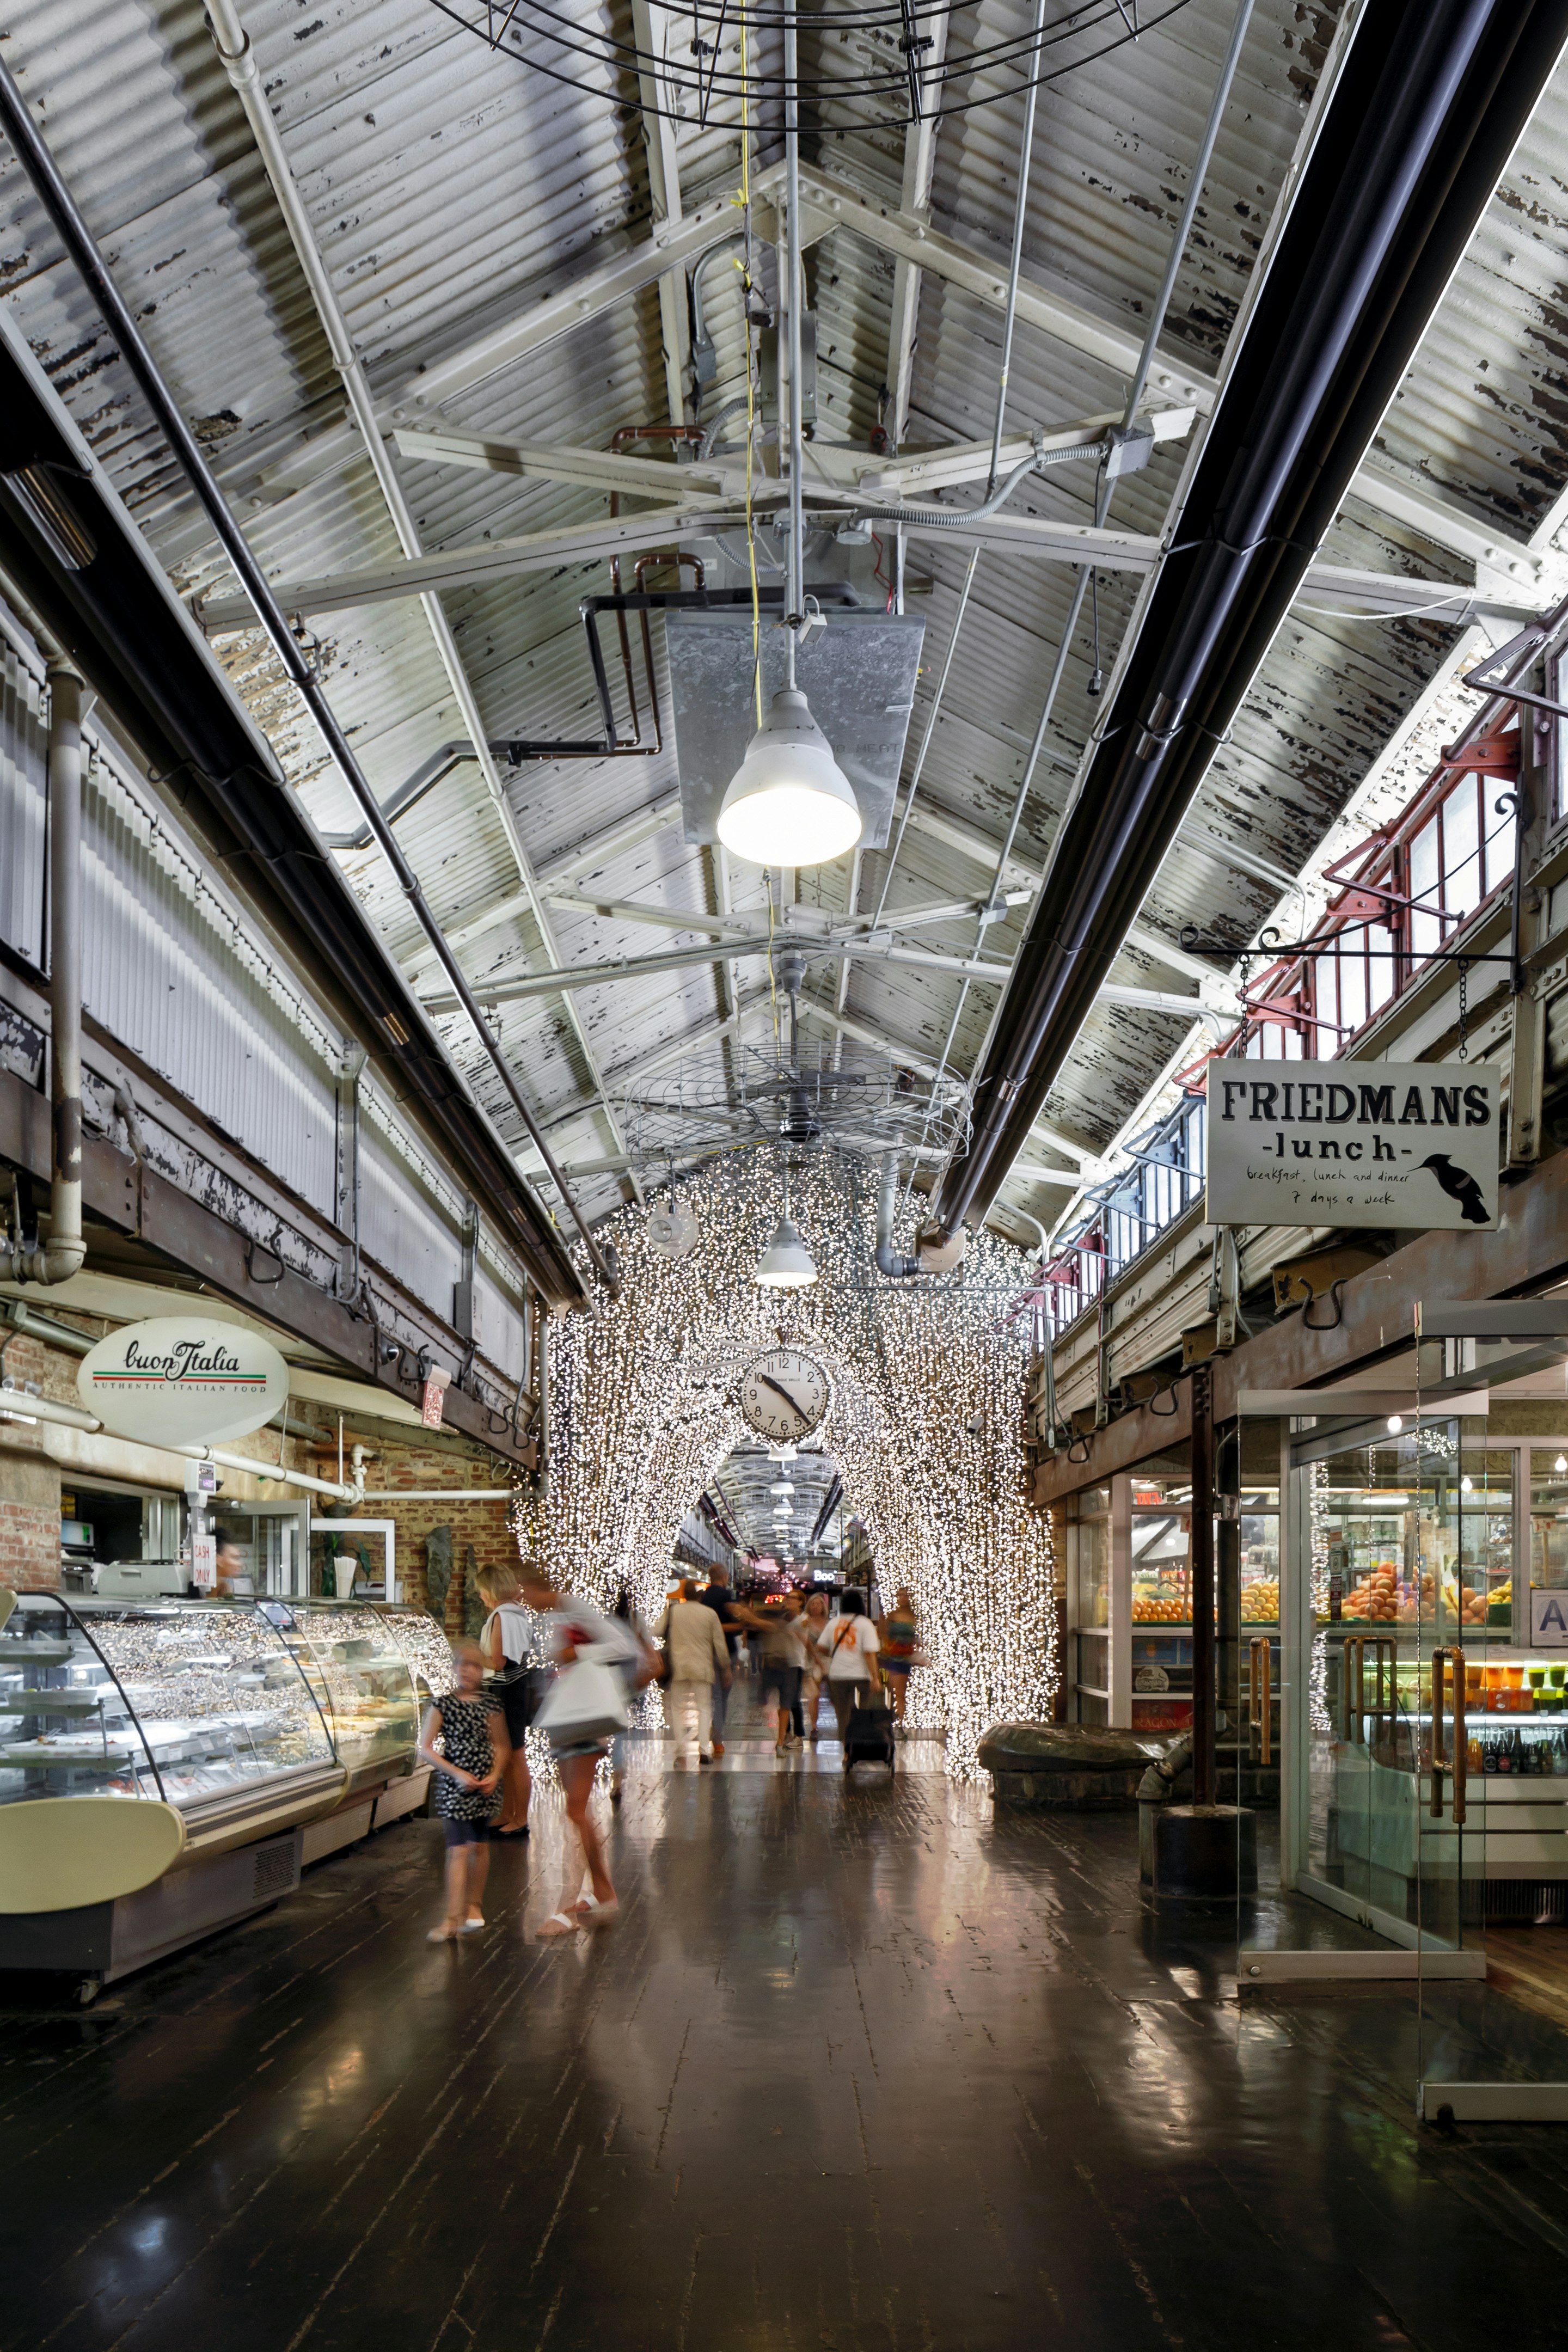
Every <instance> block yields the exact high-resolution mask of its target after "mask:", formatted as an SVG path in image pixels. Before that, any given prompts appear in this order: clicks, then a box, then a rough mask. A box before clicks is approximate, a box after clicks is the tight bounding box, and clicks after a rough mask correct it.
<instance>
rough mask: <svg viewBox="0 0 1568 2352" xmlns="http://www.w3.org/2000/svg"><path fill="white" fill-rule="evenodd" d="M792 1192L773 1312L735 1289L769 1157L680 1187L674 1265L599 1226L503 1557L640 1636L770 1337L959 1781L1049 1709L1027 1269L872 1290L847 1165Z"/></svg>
mask: <svg viewBox="0 0 1568 2352" xmlns="http://www.w3.org/2000/svg"><path fill="white" fill-rule="evenodd" d="M790 1183H791V1196H792V1205H793V1208H794V1211H795V1216H796V1219H797V1222H798V1223H800V1225H801V1227H802V1230H803V1232H804V1233H805V1235H806V1238H807V1241H808V1244H809V1245H810V1248H811V1251H812V1254H813V1255H814V1257H815V1258H816V1262H817V1265H818V1266H819V1268H820V1269H821V1279H820V1280H819V1282H818V1283H817V1285H816V1287H815V1288H814V1289H812V1290H811V1291H809V1292H796V1293H793V1294H791V1295H790V1296H789V1297H787V1299H786V1298H782V1297H781V1296H780V1295H779V1294H778V1293H776V1292H773V1293H770V1292H767V1291H765V1290H762V1289H759V1288H758V1286H757V1285H756V1284H755V1282H754V1280H753V1278H752V1276H753V1269H754V1267H755V1265H756V1262H757V1258H758V1255H759V1254H760V1252H761V1251H762V1249H763V1246H764V1244H765V1243H766V1241H767V1238H768V1235H769V1234H770V1233H771V1232H772V1230H773V1223H774V1222H775V1221H776V1219H777V1215H778V1204H779V1198H780V1170H779V1165H778V1157H777V1154H776V1152H774V1151H773V1150H769V1149H767V1148H766V1147H763V1148H759V1149H756V1150H746V1151H743V1152H741V1153H738V1154H736V1155H734V1156H733V1157H732V1158H731V1159H730V1160H727V1161H725V1162H724V1163H722V1164H721V1166H719V1167H718V1168H716V1169H710V1170H709V1171H707V1172H705V1173H704V1174H701V1175H699V1176H697V1177H694V1178H689V1179H685V1180H683V1181H682V1183H681V1187H680V1190H681V1198H682V1206H683V1207H684V1208H685V1209H686V1210H687V1211H688V1212H689V1213H690V1214H691V1215H692V1216H694V1217H695V1218H696V1220H697V1223H698V1226H699V1228H700V1238H699V1240H698V1242H697V1244H696V1245H695V1247H694V1248H693V1249H692V1250H691V1252H690V1254H689V1255H687V1256H685V1257H681V1258H673V1259H672V1258H669V1257H666V1256H663V1255H660V1254H659V1253H658V1251H657V1250H656V1249H655V1248H653V1247H652V1246H651V1245H650V1244H649V1240H648V1231H647V1215H646V1213H644V1212H643V1211H641V1210H637V1209H630V1208H628V1209H625V1210H622V1211H620V1212H619V1213H617V1214H616V1216H614V1217H612V1218H610V1219H609V1220H607V1221H606V1223H605V1225H604V1226H603V1228H602V1229H601V1232H600V1236H599V1237H600V1240H601V1243H604V1242H608V1243H611V1244H613V1245H614V1247H615V1249H616V1255H617V1256H618V1259H619V1262H620V1265H621V1272H622V1287H621V1296H620V1297H619V1299H618V1300H616V1301H615V1302H614V1303H613V1304H610V1303H607V1302H606V1303H605V1305H604V1306H603V1308H602V1312H601V1314H600V1315H599V1317H598V1318H596V1319H595V1318H590V1317H587V1316H574V1317H571V1318H568V1319H566V1320H564V1321H561V1322H556V1323H553V1324H552V1325H551V1326H550V1327H549V1346H550V1380H551V1395H552V1414H551V1422H552V1427H551V1446H550V1479H549V1483H548V1488H547V1492H546V1493H545V1495H544V1496H542V1497H540V1496H525V1497H524V1498H523V1499H522V1501H521V1503H520V1507H519V1510H518V1514H517V1517H516V1522H515V1524H516V1529H517V1537H518V1542H519V1545H520V1547H521V1549H522V1551H523V1552H524V1553H525V1554H537V1555H538V1556H539V1557H541V1558H542V1559H544V1560H546V1561H547V1562H548V1563H549V1565H550V1567H551V1569H552V1572H553V1573H554V1575H555V1576H556V1578H557V1580H559V1581H560V1582H561V1584H562V1585H563V1587H564V1588H566V1589H569V1590H571V1591H576V1592H580V1593H581V1594H583V1596H584V1598H587V1599H592V1600H594V1601H597V1602H598V1603H599V1604H600V1605H601V1606H606V1607H607V1606H609V1605H610V1604H611V1603H612V1602H613V1601H614V1600H615V1597H616V1593H617V1591H619V1590H620V1589H621V1587H622V1586H625V1587H626V1588H627V1589H629V1591H631V1593H632V1595H633V1599H634V1601H635V1604H636V1606H637V1608H638V1609H639V1610H640V1611H641V1612H642V1613H643V1614H644V1616H646V1617H647V1618H648V1619H649V1620H650V1621H651V1619H652V1618H653V1617H654V1616H655V1615H656V1614H657V1612H658V1611H659V1610H660V1609H661V1608H662V1607H663V1604H664V1596H665V1591H666V1587H667V1584H668V1580H669V1576H670V1573H671V1570H670V1556H671V1551H672V1549H673V1546H674V1543H675V1539H676V1536H677V1534H678V1532H679V1528H680V1524H681V1521H682V1520H683V1519H684V1518H685V1517H686V1514H687V1513H688V1511H689V1510H690V1509H691V1508H692V1507H693V1506H694V1505H695V1503H696V1500H697V1497H698V1496H699V1495H700V1493H701V1491H702V1489H703V1487H704V1486H706V1485H707V1484H708V1482H709V1480H710V1478H711V1477H712V1476H713V1475H714V1473H715V1471H717V1469H718V1468H719V1467H720V1465H721V1463H722V1462H723V1461H724V1459H725V1457H726V1456H727V1455H728V1454H730V1453H731V1452H732V1451H733V1449H734V1448H735V1447H736V1446H737V1445H740V1444H747V1443H752V1444H754V1443H757V1442H758V1441H757V1440H756V1439H755V1436H754V1433H752V1431H751V1430H750V1429H749V1428H748V1426H747V1424H746V1423H745V1422H744V1420H743V1419H742V1414H741V1412H740V1409H739V1405H738V1402H737V1401H736V1399H737V1391H738V1388H739V1382H740V1379H741V1375H742V1372H743V1371H744V1370H745V1368H746V1366H747V1364H748V1363H749V1362H750V1361H751V1360H752V1358H753V1357H754V1356H756V1355H757V1354H759V1353H760V1352H761V1351H762V1350H763V1349H764V1348H767V1347H771V1346H773V1345H774V1344H775V1343H776V1342H777V1340H778V1339H779V1337H780V1334H781V1331H783V1332H785V1333H787V1335H788V1337H789V1339H790V1340H791V1341H792V1342H793V1343H794V1344H795V1345H797V1346H800V1347H803V1348H805V1349H808V1350H809V1351H810V1352H811V1353H813V1354H814V1355H816V1357H817V1358H818V1359H819V1360H820V1361H821V1362H822V1364H823V1365H824V1367H825V1369H826V1371H827V1372H828V1374H829V1377H830V1379H831V1381H832V1391H833V1393H832V1401H831V1402H830V1404H829V1407H828V1411H827V1414H826V1420H825V1421H824V1423H823V1424H822V1426H821V1427H820V1428H819V1429H818V1430H817V1431H816V1433H814V1434H813V1435H812V1436H811V1437H810V1438H809V1439H808V1440H806V1441H805V1443H806V1444H809V1445H814V1446H820V1447H821V1448H822V1450H823V1451H824V1452H825V1453H827V1454H831V1455H832V1456H833V1458H834V1460H835V1462H836V1463H837V1467H838V1470H839V1473H840V1475H841V1476H842V1478H843V1481H844V1489H845V1507H846V1509H847V1510H850V1511H853V1512H855V1513H857V1514H858V1516H859V1517H860V1519H861V1521H862V1523H863V1525H864V1526H865V1528H866V1531H867V1534H868V1538H869V1541H870V1546H871V1551H872V1557H873V1559H874V1560H875V1563H876V1573H877V1582H878V1589H879V1595H880V1597H881V1599H882V1601H883V1603H884V1605H887V1604H889V1603H890V1601H891V1600H892V1596H893V1593H894V1591H896V1589H897V1587H898V1586H899V1585H900V1584H907V1585H908V1586H909V1587H910V1591H911V1592H912V1593H913V1595H914V1598H915V1604H916V1607H917V1610H918V1611H919V1614H920V1620H921V1649H922V1652H923V1654H924V1655H925V1656H926V1657H927V1659H928V1660H929V1664H927V1665H926V1666H925V1667H924V1668H923V1669H921V1670H918V1671H917V1672H916V1673H915V1674H914V1675H913V1676H912V1677H911V1684H910V1700H909V1717H908V1719H909V1722H910V1726H911V1727H916V1728H918V1727H927V1728H933V1729H934V1728H939V1727H940V1728H943V1729H945V1731H946V1734H947V1745H946V1751H945V1753H946V1761H947V1769H948V1771H949V1772H950V1773H952V1774H953V1775H954V1776H955V1777H957V1778H960V1779H969V1778H972V1777H973V1776H974V1774H975V1772H976V1769H977V1767H976V1763H975V1749H976V1747H977V1744H978V1742H979V1740H980V1738H982V1736H983V1735H984V1732H985V1731H986V1729H987V1728H988V1727H989V1726H990V1725H992V1724H993V1723H996V1722H999V1721H1003V1720H1016V1719H1018V1718H1022V1717H1035V1718H1038V1717H1042V1716H1045V1715H1048V1713H1049V1710H1050V1705H1051V1700H1052V1698H1053V1696H1054V1695H1055V1692H1056V1688H1057V1682H1058V1659H1057V1656H1056V1647H1055V1616H1054V1612H1053V1610H1052V1607H1051V1591H1052V1567H1053V1560H1052V1554H1051V1538H1050V1528H1049V1520H1048V1517H1047V1514H1046V1513H1044V1512H1040V1511H1036V1510H1033V1509H1031V1508H1030V1507H1029V1505H1028V1501H1027V1490H1026V1476H1027V1473H1026V1460H1025V1454H1024V1391H1025V1383H1026V1373H1027V1364H1028V1337H1027V1334H1028V1322H1027V1318H1008V1316H1007V1314H1006V1311H1005V1310H1006V1308H1007V1307H1008V1306H1009V1304H1010V1303H1012V1302H1014V1301H1016V1297H1017V1294H1018V1292H1019V1290H1020V1288H1021V1287H1022V1286H1023V1285H1024V1282H1025V1280H1026V1275H1025V1273H1024V1271H1023V1269H1024V1268H1025V1266H1026V1264H1027V1260H1026V1256H1025V1255H1024V1254H1023V1253H1021V1252H1019V1251H1017V1250H1016V1249H1013V1248H1011V1247H1010V1246H1009V1245H1008V1244H1005V1243H1004V1242H1001V1241H999V1240H996V1239H994V1238H993V1237H992V1236H990V1235H983V1236H981V1237H980V1238H979V1239H977V1240H972V1242H971V1244H970V1249H969V1253H968V1256H967V1258H966V1260H965V1262H964V1265H963V1267H962V1268H961V1269H960V1271H959V1272H958V1273H957V1274H955V1275H948V1276H937V1277H931V1278H930V1279H929V1280H928V1279H926V1278H923V1277H922V1278H920V1279H917V1280H914V1281H909V1282H903V1283H894V1282H889V1281H887V1280H885V1279H884V1278H883V1277H881V1276H879V1275H878V1273H877V1271H876V1267H875V1264H874V1260H873V1257H872V1255H871V1246H870V1240H871V1225H870V1216H871V1202H870V1199H869V1195H868V1192H867V1191H866V1189H865V1187H864V1185H863V1183H862V1181H861V1177H860V1173H859V1171H858V1168H857V1166H856V1165H855V1163H854V1162H852V1161H849V1160H826V1161H825V1160H812V1161H809V1162H802V1163H798V1164H796V1165H795V1166H794V1167H793V1168H792V1171H791V1179H790ZM905 1245H906V1246H909V1245H912V1232H911V1233H910V1234H909V1235H908V1236H907V1238H906V1244H905Z"/></svg>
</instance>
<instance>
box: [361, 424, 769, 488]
mask: <svg viewBox="0 0 1568 2352" xmlns="http://www.w3.org/2000/svg"><path fill="white" fill-rule="evenodd" d="M392 437H393V439H394V441H395V443H396V444H397V446H398V448H399V449H400V450H401V451H402V453H403V455H404V456H405V457H417V458H418V459H419V460H420V461H421V462H422V463H423V464H426V465H434V466H462V467H470V468H472V469H473V470H474V471H476V472H479V473H481V474H510V475H512V476H514V477H515V476H519V475H521V476H524V477H527V478H532V479H535V480H538V481H543V482H577V483H581V484H582V485H583V486H584V488H588V489H595V490H618V491H621V492H623V493H626V494H629V495H630V496H631V497H633V498H643V499H665V500H670V499H676V500H681V499H684V500H686V501H688V502H689V501H690V500H691V499H694V498H720V499H743V498H744V497H745V495H746V469H745V467H744V466H743V465H741V466H736V465H733V464H731V463H728V462H726V461H725V460H724V459H722V458H715V459H713V460H712V461H711V462H710V463H708V464H705V465H684V464H683V465H677V463H676V461H675V460H674V458H673V457H668V458H666V457H623V456H622V455H621V454H620V452H619V451H618V450H614V449H577V448H574V447H573V446H571V445H570V444H569V443H566V442H558V441H493V440H487V439H485V438H484V437H483V436H480V435H479V434H476V433H447V432H442V431H430V430H426V429H422V428H416V427H415V426H412V425H399V426H398V427H397V428H396V430H395V432H394V434H393V436H392ZM783 494H784V486H783V485H782V484H781V483H779V482H778V481H776V480H773V479H772V478H766V477H759V478H758V479H757V480H756V482H755V483H754V484H753V486H752V503H753V504H755V503H756V501H757V499H759V498H762V499H766V498H767V497H769V496H770V495H771V496H773V497H781V496H783Z"/></svg>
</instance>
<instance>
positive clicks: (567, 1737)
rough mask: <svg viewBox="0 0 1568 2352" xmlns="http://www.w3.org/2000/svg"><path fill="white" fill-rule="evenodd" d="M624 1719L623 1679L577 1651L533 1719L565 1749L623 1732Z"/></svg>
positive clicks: (588, 1654) (587, 1652)
mask: <svg viewBox="0 0 1568 2352" xmlns="http://www.w3.org/2000/svg"><path fill="white" fill-rule="evenodd" d="M605 1646H607V1645H605ZM626 1719H627V1718H626V1684H625V1682H624V1681H623V1679H622V1677H621V1676H620V1675H618V1674H616V1672H615V1671H614V1670H613V1668H611V1667H610V1666H607V1665H606V1664H605V1663H604V1662H603V1660H602V1659H601V1658H599V1657H597V1656H595V1654H594V1653H593V1651H592V1650H580V1651H579V1652H578V1654H577V1655H576V1657H575V1658H574V1661H573V1663H572V1664H571V1665H569V1666H562V1667H561V1668H560V1669H559V1671H558V1672H557V1674H556V1676H555V1679H554V1681H553V1682H552V1684H551V1685H550V1688H549V1690H548V1691H547V1692H546V1693H545V1696H544V1704H543V1706H542V1707H541V1708H540V1710H539V1713H538V1714H537V1715H536V1716H535V1717H534V1719H533V1720H534V1728H535V1729H536V1730H538V1731H547V1732H548V1733H549V1734H550V1737H551V1738H552V1740H554V1741H555V1742H556V1744H557V1745H558V1746H561V1747H566V1746H574V1745H576V1744H577V1743H578V1742H579V1741H581V1742H582V1743H583V1744H584V1746H586V1745H587V1743H588V1742H590V1741H591V1740H596V1739H613V1738H615V1735H616V1732H617V1731H624V1730H625V1729H626Z"/></svg>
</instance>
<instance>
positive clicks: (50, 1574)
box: [0, 1454, 60, 1589]
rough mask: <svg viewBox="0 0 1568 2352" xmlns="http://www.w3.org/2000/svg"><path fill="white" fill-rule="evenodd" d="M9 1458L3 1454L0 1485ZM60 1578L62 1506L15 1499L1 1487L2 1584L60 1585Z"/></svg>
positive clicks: (17, 1585)
mask: <svg viewBox="0 0 1568 2352" xmlns="http://www.w3.org/2000/svg"><path fill="white" fill-rule="evenodd" d="M10 1466H11V1465H10V1462H9V1460H8V1458H7V1457H6V1456H5V1454H0V1489H3V1488H4V1486H5V1475H6V1472H7V1471H8V1469H9V1468H10ZM59 1580H60V1507H59V1504H58V1501H57V1502H56V1504H55V1507H54V1508H53V1509H52V1510H49V1509H47V1508H40V1507H39V1506H38V1505H37V1504H36V1503H13V1502H12V1501H11V1500H10V1499H9V1498H8V1496H6V1495H5V1493H4V1492H3V1491H0V1584H6V1585H10V1586H12V1587H13V1588H14V1589H20V1588H21V1587H22V1586H23V1585H38V1584H44V1585H48V1586H50V1587H51V1588H53V1587H55V1586H57V1585H58V1583H59Z"/></svg>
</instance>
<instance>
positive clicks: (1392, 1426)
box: [1388, 1412, 1405, 1437]
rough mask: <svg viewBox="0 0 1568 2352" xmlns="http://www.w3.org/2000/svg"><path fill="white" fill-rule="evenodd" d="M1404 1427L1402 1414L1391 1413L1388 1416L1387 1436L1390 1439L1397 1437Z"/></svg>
mask: <svg viewBox="0 0 1568 2352" xmlns="http://www.w3.org/2000/svg"><path fill="white" fill-rule="evenodd" d="M1404 1426H1405V1416H1404V1414H1403V1413H1400V1412H1391V1413H1390V1414H1389V1416H1388V1433H1389V1435H1390V1436H1391V1437H1397V1436H1398V1434H1399V1433H1400V1431H1401V1430H1402V1429H1403V1428H1404Z"/></svg>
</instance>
